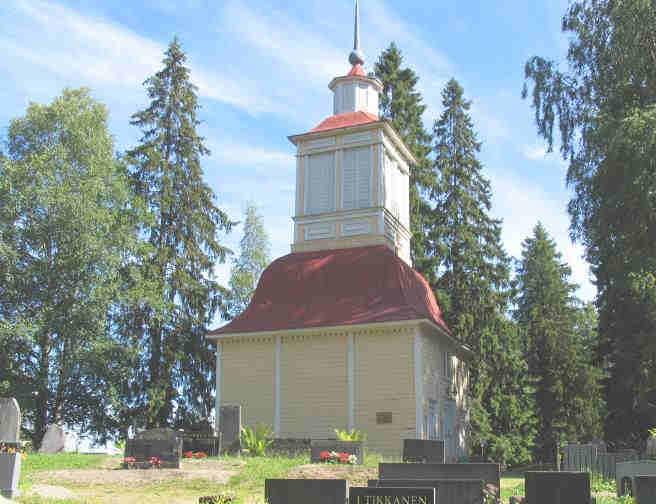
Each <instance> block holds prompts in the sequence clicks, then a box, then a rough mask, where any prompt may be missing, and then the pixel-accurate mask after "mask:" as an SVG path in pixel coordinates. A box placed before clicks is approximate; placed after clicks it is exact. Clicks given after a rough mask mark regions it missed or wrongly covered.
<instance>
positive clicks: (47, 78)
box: [0, 0, 595, 300]
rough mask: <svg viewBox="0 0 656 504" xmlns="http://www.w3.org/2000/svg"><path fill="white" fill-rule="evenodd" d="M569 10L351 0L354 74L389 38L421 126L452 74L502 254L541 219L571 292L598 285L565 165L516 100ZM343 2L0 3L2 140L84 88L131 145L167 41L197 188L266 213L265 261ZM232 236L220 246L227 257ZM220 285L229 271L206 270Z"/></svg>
mask: <svg viewBox="0 0 656 504" xmlns="http://www.w3.org/2000/svg"><path fill="white" fill-rule="evenodd" d="M566 5H567V1H566V0H535V1H533V2H520V1H518V0H516V1H504V0H495V1H494V2H490V1H482V0H481V1H465V0H462V1H459V2H455V1H450V2H445V1H432V2H428V1H420V0H404V1H400V0H361V17H362V28H361V43H362V46H363V50H364V52H365V56H366V60H367V63H366V65H365V66H366V68H367V70H371V69H372V68H373V63H374V61H375V59H376V58H377V56H378V54H379V53H380V52H381V50H382V49H384V48H385V47H386V46H387V45H388V44H389V43H390V42H391V41H395V42H396V43H397V45H398V46H399V47H400V48H401V50H402V51H403V54H404V56H405V61H406V63H407V64H408V65H409V66H411V67H412V68H414V69H415V71H416V72H417V74H418V75H419V77H420V82H419V88H420V90H421V92H422V93H423V96H424V99H425V102H426V104H427V105H428V110H427V112H426V115H425V117H424V119H425V122H426V125H427V126H428V127H430V126H431V125H432V123H433V121H434V119H435V118H436V117H437V116H438V115H439V113H440V92H441V89H442V87H443V86H444V84H445V82H446V81H447V80H448V79H449V78H450V77H455V78H456V79H458V80H459V81H460V83H461V84H462V85H463V86H464V88H465V93H466V95H467V97H468V98H469V99H471V100H472V101H473V106H472V115H473V118H474V122H475V125H476V129H477V131H478V134H479V138H480V140H481V141H482V142H483V149H482V153H481V160H482V161H483V163H484V166H485V174H486V176H487V177H488V178H489V179H490V180H491V182H492V185H493V191H494V200H493V204H494V208H493V213H494V214H495V215H496V216H498V217H500V218H502V219H503V221H504V224H503V240H504V245H505V247H506V249H507V251H508V252H509V253H510V254H511V255H513V256H515V257H517V256H518V255H519V254H520V251H521V241H522V240H523V239H524V238H525V237H526V236H527V235H529V234H530V232H531V230H532V228H533V226H534V225H535V223H536V222H537V221H538V220H541V221H542V222H543V223H544V225H545V226H546V227H547V229H548V230H549V232H550V233H551V234H552V236H553V237H554V238H555V239H556V241H557V243H558V247H559V249H560V251H561V252H562V253H563V257H564V259H565V260H566V261H567V262H568V263H569V264H570V266H571V267H572V270H573V276H572V279H573V280H574V281H575V282H576V283H578V284H579V285H580V286H581V288H580V289H579V296H580V297H582V298H583V299H586V300H590V299H592V298H593V296H594V293H595V289H594V286H593V285H592V284H591V283H590V278H589V268H588V265H587V264H586V263H585V261H584V260H583V259H582V257H581V256H582V248H581V247H580V246H578V245H574V244H572V243H571V241H570V240H569V236H568V225H569V220H568V217H567V214H566V204H567V200H568V199H569V191H568V189H567V188H566V187H565V173H566V164H565V163H564V162H563V161H562V160H561V159H560V158H559V157H558V155H557V154H546V153H545V148H544V147H545V146H544V143H543V142H542V141H541V140H540V139H539V138H538V137H537V135H536V129H535V126H534V123H533V111H532V110H531V108H530V107H529V104H528V102H526V101H523V100H522V99H521V96H520V92H521V87H522V84H523V67H524V63H525V61H526V60H527V59H528V58H529V57H530V56H532V55H535V54H539V55H543V56H548V57H551V58H555V59H558V60H561V61H562V60H563V58H564V56H565V54H566V49H567V39H566V38H565V37H564V36H563V35H561V33H560V17H561V16H562V13H563V12H564V10H565V8H566ZM352 12H353V0H332V1H330V2H326V1H325V0H323V1H322V0H306V1H304V2H290V1H284V0H283V1H275V2H272V1H266V0H251V1H245V0H218V1H217V0H211V1H210V0H143V1H140V2H125V1H123V0H116V1H91V0H84V1H82V0H80V1H73V0H59V1H49V0H48V1H46V0H2V1H0V54H2V58H0V103H2V107H0V128H2V129H1V130H0V135H4V134H5V133H6V128H7V125H8V124H9V121H10V119H11V118H13V117H16V116H19V115H22V114H23V113H24V111H25V108H26V106H27V104H28V103H29V102H30V101H36V102H49V101H51V100H52V99H53V98H54V97H55V96H56V95H58V94H59V93H60V92H61V90H62V88H64V87H66V86H69V87H79V86H87V87H89V88H91V89H92V92H93V95H94V96H95V97H96V98H97V99H98V100H100V101H102V102H103V103H105V104H106V105H107V106H108V108H109V110H110V128H111V131H112V134H113V135H114V136H115V139H116V148H117V149H118V150H125V149H127V148H129V147H131V146H133V145H134V144H135V142H136V141H137V139H138V138H139V132H138V131H137V130H136V129H135V128H133V127H132V126H130V124H129V119H130V115H131V114H132V113H134V112H135V111H136V110H138V109H140V108H143V107H144V106H145V104H146V96H145V92H144V89H143V86H142V82H143V81H144V80H145V79H146V78H147V77H148V76H149V75H151V74H153V73H154V72H155V71H157V70H158V69H159V67H160V64H161V59H162V53H163V51H164V49H165V47H166V45H167V43H168V42H169V41H170V40H171V38H172V37H173V35H177V36H178V37H179V38H180V40H181V42H182V45H183V47H184V49H185V50H186V51H187V54H188V56H189V63H190V66H191V69H192V79H193V80H194V81H195V83H196V84H197V85H198V87H199V94H200V102H201V104H202V110H201V113H200V116H201V119H202V120H203V125H202V127H201V133H202V134H203V135H204V136H205V137H206V139H207V144H208V146H209V148H210V149H211V151H212V155H211V157H209V158H208V159H207V160H206V161H205V164H204V170H205V176H206V179H207V180H208V182H209V183H210V185H211V186H212V187H213V189H214V191H215V192H216V193H217V195H218V200H219V205H220V206H221V207H222V208H224V209H226V210H227V211H228V212H229V214H230V215H231V216H232V217H233V218H234V219H239V218H240V217H241V214H242V212H243V209H244V207H245V204H246V202H247V201H249V200H250V201H254V202H255V203H256V204H257V205H258V206H259V209H260V211H261V213H262V214H263V216H264V221H265V225H266V228H267V230H268V232H269V235H270V238H271V243H272V255H273V257H278V256H281V255H284V254H286V253H288V252H289V247H290V243H291V240H292V223H291V219H290V215H291V213H292V211H293V191H294V176H295V168H294V157H293V154H294V150H293V146H292V145H291V144H290V143H289V142H288V140H287V136H288V135H290V134H294V133H301V132H304V131H307V130H308V129H310V128H311V127H313V126H314V125H316V124H317V123H318V122H319V121H321V120H322V119H323V118H324V117H326V116H328V115H330V113H331V110H332V102H331V99H332V97H331V93H330V91H329V90H328V88H327V85H328V83H329V81H330V80H331V79H332V77H334V76H337V75H343V74H345V73H346V72H347V71H348V70H349V65H348V63H347V57H348V54H349V52H350V49H351V45H352ZM240 235H241V229H240V228H239V227H238V228H236V229H235V230H234V231H233V232H232V233H231V234H230V235H229V236H227V237H226V238H225V240H226V242H227V243H228V245H229V246H231V247H233V248H234V249H235V250H236V249H237V243H238V241H239V238H240ZM216 272H217V275H218V277H219V279H220V280H222V281H224V282H225V281H226V280H227V277H228V273H229V265H220V266H217V271H216Z"/></svg>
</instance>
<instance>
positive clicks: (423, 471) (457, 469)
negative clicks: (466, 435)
mask: <svg viewBox="0 0 656 504" xmlns="http://www.w3.org/2000/svg"><path fill="white" fill-rule="evenodd" d="M378 476H379V478H380V479H381V480H385V479H397V480H410V479H430V480H440V479H452V480H453V479H455V480H483V481H485V488H486V491H487V492H488V493H490V494H492V495H494V496H495V497H496V498H500V496H501V466H500V465H499V464H494V463H467V464H416V463H414V464H413V463H380V464H378Z"/></svg>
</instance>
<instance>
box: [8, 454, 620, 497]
mask: <svg viewBox="0 0 656 504" xmlns="http://www.w3.org/2000/svg"><path fill="white" fill-rule="evenodd" d="M121 461H122V459H121V457H110V456H106V455H80V454H73V453H67V454H58V455H41V454H29V455H28V456H27V458H25V459H24V460H23V467H22V473H21V483H20V488H21V493H22V496H21V498H19V499H18V502H21V503H25V504H27V503H29V504H80V503H88V504H101V503H102V504H106V503H111V504H114V503H116V504H119V503H121V504H136V503H140V504H141V503H144V504H155V503H158V504H160V503H169V504H196V503H197V502H198V497H200V496H202V495H217V494H232V495H235V496H236V497H237V502H238V503H239V504H263V503H264V495H263V492H264V480H265V479H266V478H282V477H294V478H299V477H300V478H304V477H305V478H331V477H332V478H344V479H347V480H349V484H351V485H363V486H366V484H367V479H373V478H375V477H376V474H377V470H378V463H379V462H381V461H383V459H382V458H381V457H380V456H378V455H376V454H367V456H366V458H365V463H364V464H363V465H362V466H341V465H327V464H309V463H308V462H309V461H308V458H307V457H295V458H287V457H266V458H265V457H221V458H208V459H204V460H184V461H183V462H182V467H181V469H180V470H168V469H161V470H130V471H128V470H123V469H120V468H119V467H120V464H121ZM384 461H389V462H393V461H396V460H393V459H385V460H384ZM592 487H593V492H595V494H596V495H597V504H629V503H630V502H632V501H631V500H630V499H624V500H619V499H617V498H616V497H615V496H614V492H615V486H614V484H613V483H611V482H603V481H600V480H598V479H593V482H592ZM62 492H63V493H64V494H66V493H68V494H69V495H68V496H66V495H61V493H62ZM523 493H524V479H523V477H522V476H521V474H512V473H509V474H506V475H504V477H503V478H502V479H501V496H502V502H504V503H507V502H508V498H509V497H510V496H511V495H523ZM45 495H50V498H46V497H45Z"/></svg>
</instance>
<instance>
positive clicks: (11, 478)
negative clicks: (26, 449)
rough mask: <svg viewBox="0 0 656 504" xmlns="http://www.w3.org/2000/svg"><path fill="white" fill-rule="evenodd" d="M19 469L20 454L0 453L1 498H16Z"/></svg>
mask: <svg viewBox="0 0 656 504" xmlns="http://www.w3.org/2000/svg"><path fill="white" fill-rule="evenodd" d="M20 468H21V454H20V453H0V495H2V496H3V497H7V498H9V499H13V498H14V497H18V495H19V491H18V481H19V479H20Z"/></svg>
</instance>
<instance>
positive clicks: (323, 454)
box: [319, 451, 330, 461]
mask: <svg viewBox="0 0 656 504" xmlns="http://www.w3.org/2000/svg"><path fill="white" fill-rule="evenodd" d="M319 458H320V459H321V460H324V461H325V460H328V459H329V458H330V452H329V451H322V452H319Z"/></svg>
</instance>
